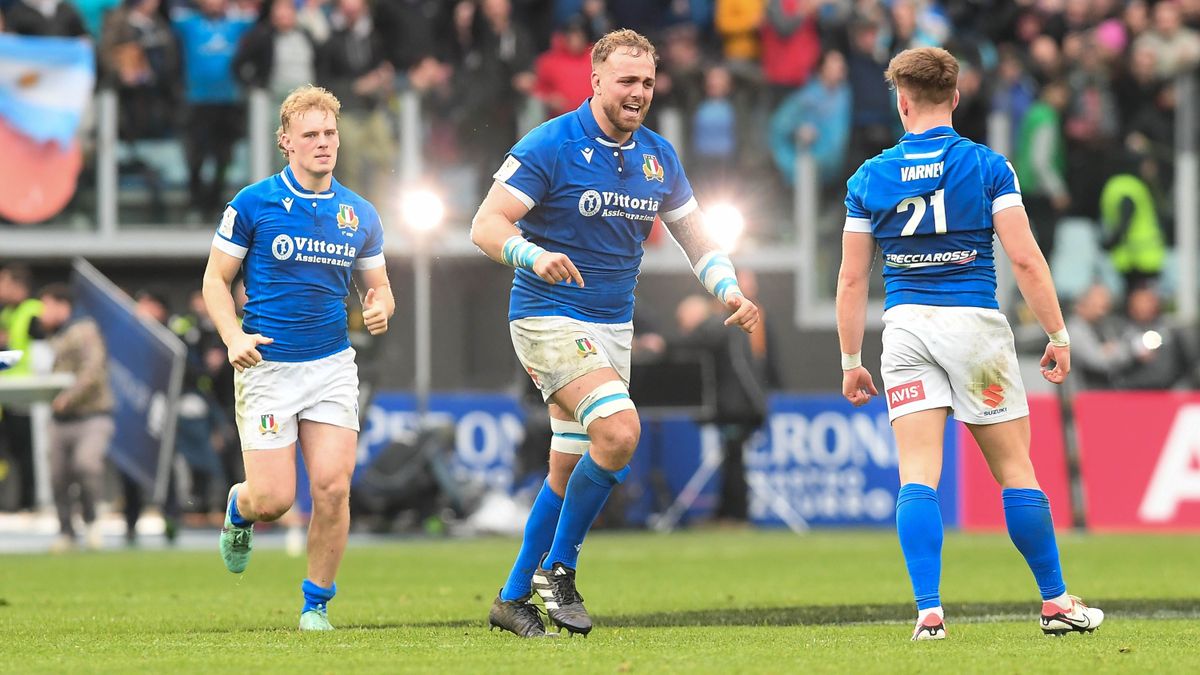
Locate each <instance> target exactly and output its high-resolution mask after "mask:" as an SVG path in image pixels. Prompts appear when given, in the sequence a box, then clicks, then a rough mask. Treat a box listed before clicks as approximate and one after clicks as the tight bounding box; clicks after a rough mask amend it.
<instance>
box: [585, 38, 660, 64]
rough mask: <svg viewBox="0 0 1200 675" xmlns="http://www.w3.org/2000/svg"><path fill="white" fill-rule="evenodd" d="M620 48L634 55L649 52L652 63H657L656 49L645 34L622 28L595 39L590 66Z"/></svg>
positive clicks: (603, 59)
mask: <svg viewBox="0 0 1200 675" xmlns="http://www.w3.org/2000/svg"><path fill="white" fill-rule="evenodd" d="M621 48H625V49H628V50H629V51H630V53H631V55H632V56H634V57H638V56H641V55H642V54H649V55H650V60H651V61H653V62H654V65H658V51H657V50H655V49H654V44H653V43H652V42H650V40H648V39H647V38H646V36H645V35H642V34H641V33H638V32H637V31H635V30H630V29H628V28H622V29H621V30H614V31H612V32H610V33H608V34H607V35H605V36H604V37H602V38H600V39H599V40H596V44H595V45H594V46H593V47H592V68H595V67H596V66H598V65H600V64H601V63H604V61H605V60H607V59H608V57H609V56H611V55H612V53H613V52H615V51H617V50H618V49H621Z"/></svg>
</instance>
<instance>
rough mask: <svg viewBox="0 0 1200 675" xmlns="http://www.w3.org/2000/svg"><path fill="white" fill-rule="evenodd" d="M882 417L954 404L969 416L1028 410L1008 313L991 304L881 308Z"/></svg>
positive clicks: (971, 420) (1010, 415)
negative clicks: (884, 405)
mask: <svg viewBox="0 0 1200 675" xmlns="http://www.w3.org/2000/svg"><path fill="white" fill-rule="evenodd" d="M881 374H882V375H883V386H884V392H883V395H884V398H885V400H886V401H887V406H888V419H889V420H895V419H896V418H897V417H901V416H903V415H907V414H909V413H915V412H920V411H922V410H930V409H933V408H953V410H954V417H955V419H958V420H960V421H962V422H966V423H968V424H995V423H996V422H1004V421H1007V420H1011V419H1017V418H1020V417H1025V416H1026V415H1028V414H1029V404H1028V402H1027V401H1026V399H1025V385H1024V384H1022V382H1021V373H1020V371H1019V369H1018V366H1017V352H1016V347H1015V346H1014V345H1013V333H1012V329H1011V328H1009V326H1008V319H1007V318H1005V316H1004V314H1002V313H1001V312H999V311H998V310H995V309H984V308H981V307H934V306H930V305H897V306H895V307H892V308H891V309H889V310H887V311H886V312H884V313H883V359H882V373H881Z"/></svg>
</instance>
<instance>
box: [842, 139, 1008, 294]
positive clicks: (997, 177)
mask: <svg viewBox="0 0 1200 675" xmlns="http://www.w3.org/2000/svg"><path fill="white" fill-rule="evenodd" d="M846 188H847V190H846V225H845V229H846V231H848V232H866V233H870V234H872V235H873V236H874V237H875V240H876V241H877V242H878V244H879V247H880V249H881V250H882V253H883V264H884V268H883V278H884V287H885V289H886V293H887V298H886V301H885V303H884V306H885V308H891V307H894V306H896V305H903V304H920V305H939V306H959V307H984V308H990V309H997V308H998V306H999V305H998V304H997V302H996V268H995V264H994V259H993V244H992V234H993V228H992V214H994V213H998V212H999V211H1001V210H1003V209H1006V208H1009V207H1013V206H1019V205H1021V188H1020V185H1019V184H1018V183H1017V178H1016V175H1015V173H1014V172H1013V169H1012V165H1011V164H1009V163H1008V162H1007V161H1006V160H1005V159H1004V157H1003V156H1002V155H1000V154H999V153H997V152H995V151H993V150H991V149H990V148H988V147H987V146H984V145H980V144H978V143H974V142H972V141H970V140H968V139H965V138H963V137H962V136H959V135H958V134H957V133H955V132H954V130H953V129H951V128H950V127H936V128H933V129H930V130H929V131H926V132H923V133H919V134H905V135H904V137H903V138H901V139H900V142H899V143H897V144H896V145H895V146H894V147H892V148H889V149H888V150H885V151H884V152H882V153H880V154H879V155H877V156H876V157H874V158H872V159H869V160H867V161H866V162H865V163H864V164H863V165H862V166H861V167H860V168H859V169H858V171H856V172H855V173H854V175H853V176H851V177H850V180H849V181H848V182H847V184H846Z"/></svg>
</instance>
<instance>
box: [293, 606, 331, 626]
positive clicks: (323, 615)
mask: <svg viewBox="0 0 1200 675" xmlns="http://www.w3.org/2000/svg"><path fill="white" fill-rule="evenodd" d="M300 630H333V626H332V625H331V624H330V623H329V616H328V614H327V610H326V609H325V608H324V607H321V608H320V609H310V610H308V611H307V612H304V613H303V614H301V615H300Z"/></svg>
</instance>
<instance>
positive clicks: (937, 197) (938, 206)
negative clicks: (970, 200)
mask: <svg viewBox="0 0 1200 675" xmlns="http://www.w3.org/2000/svg"><path fill="white" fill-rule="evenodd" d="M945 197H946V190H945V189H941V190H938V191H936V192H934V193H933V194H931V195H928V198H929V205H930V206H932V207H933V233H934V234H945V233H946V199H945ZM925 199H926V197H925V196H924V195H923V196H920V197H909V198H908V199H905V200H904V201H902V202H900V203H899V204H897V205H896V213H904V212H905V211H908V210H909V209H912V215H910V216H909V217H908V222H907V223H905V224H904V229H903V230H900V236H901V237H911V236H912V235H914V234H916V233H917V226H918V225H920V224H921V220H922V219H923V218H925V208H926V207H925Z"/></svg>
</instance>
